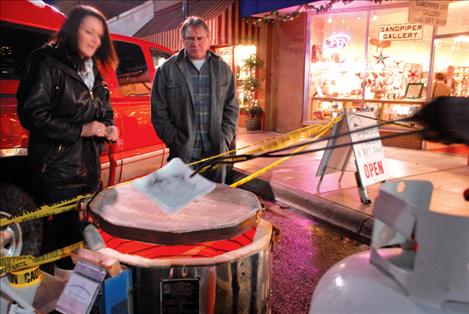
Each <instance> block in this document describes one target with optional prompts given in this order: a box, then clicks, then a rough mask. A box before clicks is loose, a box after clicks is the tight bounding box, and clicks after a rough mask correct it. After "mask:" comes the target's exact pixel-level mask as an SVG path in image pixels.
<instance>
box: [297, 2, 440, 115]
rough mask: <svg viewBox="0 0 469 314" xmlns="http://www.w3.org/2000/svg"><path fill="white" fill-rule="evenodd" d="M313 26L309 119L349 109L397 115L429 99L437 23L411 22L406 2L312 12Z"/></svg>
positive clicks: (414, 109) (407, 111) (411, 111)
mask: <svg viewBox="0 0 469 314" xmlns="http://www.w3.org/2000/svg"><path fill="white" fill-rule="evenodd" d="M309 27H310V38H311V39H310V49H311V50H310V64H309V73H310V74H309V75H310V79H309V82H310V84H309V86H308V88H309V103H308V107H307V112H308V116H307V117H306V120H307V121H314V120H318V119H319V120H321V119H327V118H328V117H330V116H336V115H338V114H340V113H342V112H343V110H344V109H345V108H346V109H348V110H350V111H374V112H375V114H376V116H377V118H381V119H386V120H387V119H397V118H403V117H406V116H408V115H410V114H412V113H414V112H415V111H417V110H418V109H419V108H420V106H421V105H422V104H423V103H424V101H425V99H426V87H427V78H428V75H429V74H428V71H429V68H430V50H431V43H432V32H433V27H432V26H427V25H421V24H411V23H409V22H408V8H407V7H401V8H392V9H379V10H378V9H376V8H373V9H369V10H363V11H359V12H356V11H355V12H343V13H335V14H324V15H312V16H310V25H309ZM409 84H410V85H409ZM409 87H410V89H409ZM409 90H410V92H409ZM416 91H417V92H418V93H416Z"/></svg>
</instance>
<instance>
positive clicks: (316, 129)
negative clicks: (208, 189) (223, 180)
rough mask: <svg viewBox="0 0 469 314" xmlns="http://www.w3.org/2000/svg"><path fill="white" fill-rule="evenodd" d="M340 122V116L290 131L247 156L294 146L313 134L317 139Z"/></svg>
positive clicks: (250, 178)
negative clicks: (320, 123)
mask: <svg viewBox="0 0 469 314" xmlns="http://www.w3.org/2000/svg"><path fill="white" fill-rule="evenodd" d="M340 120H342V116H340V117H338V118H335V119H332V120H330V121H329V122H327V123H326V124H322V125H314V126H308V127H305V128H301V129H298V130H295V131H292V132H290V133H287V134H286V135H284V136H280V137H279V138H277V139H275V140H274V141H273V142H268V143H264V144H262V145H260V147H256V148H255V149H253V150H251V151H249V152H248V154H252V153H262V152H266V151H271V150H276V149H280V148H284V147H287V146H290V145H292V144H295V142H297V141H300V140H304V139H306V138H309V139H311V138H310V137H311V136H312V135H313V134H315V136H314V137H313V138H312V139H313V140H315V139H318V138H320V137H321V136H323V135H324V134H326V133H327V132H328V131H329V130H330V129H331V128H332V127H333V126H334V125H335V124H336V123H338V122H339V121H340ZM309 145H310V144H308V143H305V145H303V146H300V147H298V148H296V149H295V150H293V151H292V153H296V152H300V151H302V150H304V149H306V148H307V147H308V146H309ZM291 157H293V156H288V157H282V158H280V159H278V160H276V161H274V162H273V163H271V164H269V165H267V166H266V167H264V168H262V169H260V170H258V171H256V172H254V173H252V174H250V175H248V176H247V177H244V178H242V179H241V180H238V181H236V182H234V183H233V184H231V185H230V186H231V187H233V188H236V187H238V186H240V185H243V184H245V183H246V182H249V181H251V180H252V179H254V178H257V177H258V176H260V175H262V174H264V173H266V172H267V171H269V170H270V169H272V168H275V167H277V166H278V165H280V164H281V163H283V162H285V161H287V160H289V159H290V158H291Z"/></svg>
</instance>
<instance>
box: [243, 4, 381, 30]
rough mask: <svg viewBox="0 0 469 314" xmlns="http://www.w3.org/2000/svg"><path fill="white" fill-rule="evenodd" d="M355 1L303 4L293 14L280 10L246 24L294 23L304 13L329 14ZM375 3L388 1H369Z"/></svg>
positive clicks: (248, 20) (252, 18) (254, 18)
mask: <svg viewBox="0 0 469 314" xmlns="http://www.w3.org/2000/svg"><path fill="white" fill-rule="evenodd" d="M353 1H354V0H329V1H327V2H326V3H324V4H321V5H319V4H318V5H315V4H302V5H299V6H298V7H297V9H296V10H295V11H293V12H291V13H280V12H279V11H278V10H274V11H271V12H270V13H267V14H265V15H264V16H262V17H249V18H247V19H246V23H251V24H254V25H257V24H261V23H264V24H270V23H272V22H273V21H275V20H280V21H282V22H288V21H292V20H294V19H296V18H298V17H299V16H300V14H301V13H302V12H314V13H316V14H322V13H327V12H328V11H329V10H331V9H332V6H334V5H335V4H337V3H342V4H344V5H347V4H349V3H352V2H353ZM367 1H370V2H374V3H382V2H383V1H388V0H367ZM331 20H332V19H331Z"/></svg>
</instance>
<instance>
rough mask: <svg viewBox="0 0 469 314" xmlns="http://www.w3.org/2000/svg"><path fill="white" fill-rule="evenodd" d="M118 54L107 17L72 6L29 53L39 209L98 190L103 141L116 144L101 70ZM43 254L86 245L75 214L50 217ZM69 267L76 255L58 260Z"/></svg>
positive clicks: (27, 122) (25, 88)
mask: <svg viewBox="0 0 469 314" xmlns="http://www.w3.org/2000/svg"><path fill="white" fill-rule="evenodd" d="M98 64H99V65H100V66H102V67H115V66H116V64H117V57H116V53H115V51H114V48H113V46H112V42H111V38H110V35H109V31H108V27H107V25H106V19H105V17H104V16H103V14H102V13H101V12H99V11H98V10H96V9H94V8H92V7H89V6H78V7H75V8H74V9H72V11H71V12H70V14H69V17H68V19H67V20H66V21H65V22H64V24H63V26H62V28H61V29H60V30H59V31H58V32H57V33H56V34H55V35H54V37H53V39H52V40H51V41H50V42H49V43H48V44H46V45H44V46H43V47H41V48H38V49H36V50H35V51H33V52H32V53H31V55H30V56H29V58H28V61H27V63H26V68H25V71H24V73H23V76H22V79H21V82H20V86H19V89H18V92H17V99H18V116H19V118H20V121H21V124H22V125H23V126H24V127H25V128H26V129H28V130H29V131H30V138H29V146H28V160H29V167H30V173H31V180H32V181H33V187H34V195H35V198H36V201H37V203H38V204H53V203H56V202H59V201H62V200H66V199H70V198H72V197H75V196H77V195H81V194H84V193H90V192H94V191H96V190H98V189H99V188H100V179H99V178H100V173H101V165H100V154H101V150H102V147H103V146H104V141H105V140H109V141H116V140H117V139H118V136H119V132H118V129H117V127H116V126H114V118H113V111H112V108H111V105H110V103H109V91H108V89H107V87H106V85H105V83H104V81H103V78H102V76H101V74H100V72H99V70H98ZM44 223H45V225H44V237H43V246H42V253H47V252H50V251H52V250H55V249H58V248H61V247H64V246H66V245H69V244H72V243H75V242H78V241H80V240H82V239H83V238H82V231H83V227H84V224H83V223H82V222H80V220H79V217H78V212H77V211H69V212H66V213H63V214H60V215H56V216H53V217H52V218H51V217H49V219H45V220H44ZM57 266H58V267H60V268H65V269H71V268H73V263H72V261H71V259H70V258H68V259H62V260H60V261H58V263H57Z"/></svg>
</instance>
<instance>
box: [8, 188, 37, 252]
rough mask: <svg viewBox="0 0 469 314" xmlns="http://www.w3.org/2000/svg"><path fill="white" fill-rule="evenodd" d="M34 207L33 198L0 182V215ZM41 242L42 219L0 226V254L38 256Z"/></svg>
mask: <svg viewBox="0 0 469 314" xmlns="http://www.w3.org/2000/svg"><path fill="white" fill-rule="evenodd" d="M34 209H36V204H35V202H34V201H33V199H32V198H31V197H30V196H29V195H28V194H27V193H26V192H25V191H23V190H21V189H20V188H18V187H16V186H14V185H11V184H4V183H0V217H1V218H3V217H11V216H12V215H15V214H18V213H21V212H24V211H28V210H34ZM41 243H42V220H41V219H35V220H29V221H25V222H22V223H20V224H11V225H8V226H5V227H1V228H0V256H18V255H33V256H38V255H39V251H40V249H41Z"/></svg>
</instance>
